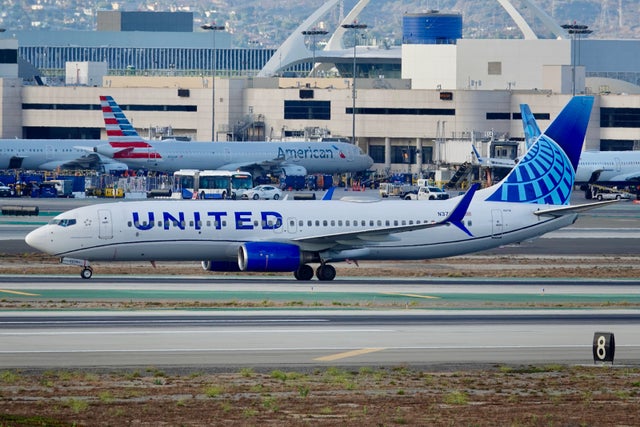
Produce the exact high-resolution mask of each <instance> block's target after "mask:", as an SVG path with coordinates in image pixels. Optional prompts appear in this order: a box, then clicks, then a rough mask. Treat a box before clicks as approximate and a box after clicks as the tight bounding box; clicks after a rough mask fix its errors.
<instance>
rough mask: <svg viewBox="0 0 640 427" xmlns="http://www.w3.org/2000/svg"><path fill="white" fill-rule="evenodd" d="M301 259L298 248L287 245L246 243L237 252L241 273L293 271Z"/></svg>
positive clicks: (298, 265)
mask: <svg viewBox="0 0 640 427" xmlns="http://www.w3.org/2000/svg"><path fill="white" fill-rule="evenodd" d="M301 258H302V257H301V254H300V248H299V247H298V246H296V245H291V244H289V243H278V242H248V243H245V244H243V245H242V246H240V249H239V250H238V266H239V267H240V270H241V271H295V270H297V269H298V267H300V264H301V262H300V261H301Z"/></svg>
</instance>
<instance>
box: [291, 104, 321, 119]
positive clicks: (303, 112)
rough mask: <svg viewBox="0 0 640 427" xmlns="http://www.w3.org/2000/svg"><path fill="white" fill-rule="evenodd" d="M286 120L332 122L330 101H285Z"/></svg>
mask: <svg viewBox="0 0 640 427" xmlns="http://www.w3.org/2000/svg"><path fill="white" fill-rule="evenodd" d="M284 118H285V120H287V119H288V120H331V102H330V101H284Z"/></svg>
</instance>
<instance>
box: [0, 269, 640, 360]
mask: <svg viewBox="0 0 640 427" xmlns="http://www.w3.org/2000/svg"><path fill="white" fill-rule="evenodd" d="M517 282H518V281H516V280H512V281H499V282H495V281H487V280H485V281H482V280H469V281H465V280H453V279H444V280H442V279H441V280H436V281H425V280H410V281H407V280H400V281H396V280H376V281H372V282H371V283H369V282H368V281H353V280H344V281H340V282H336V283H331V284H329V285H321V286H319V285H315V286H313V289H311V287H310V286H300V285H297V284H295V283H291V282H290V281H288V283H287V282H285V281H283V280H282V279H279V278H271V279H269V280H261V279H255V280H249V281H246V280H240V279H228V280H225V281H222V282H217V281H216V282H212V281H210V280H204V279H203V280H200V279H179V278H172V279H165V280H160V279H153V278H135V279H131V278H126V279H125V278H122V279H118V280H111V281H106V280H105V281H92V282H91V283H90V284H89V283H88V282H87V281H83V280H81V279H79V278H78V279H76V278H56V279H46V278H32V279H31V280H29V279H26V278H20V277H18V278H13V279H12V278H7V281H6V283H4V284H3V289H2V290H0V293H1V294H2V295H3V298H11V299H14V300H16V301H21V300H23V301H31V304H34V302H35V301H37V300H38V299H42V300H45V301H50V300H55V301H61V300H66V301H68V300H75V301H112V302H113V301H122V300H124V301H129V302H135V301H156V302H157V301H166V300H176V301H182V302H185V301H199V303H206V302H207V301H216V300H217V299H218V298H220V299H221V300H226V301H250V300H257V301H260V300H263V301H281V302H282V301H284V302H286V301H312V302H313V301H316V303H318V306H319V307H322V308H318V309H314V308H307V309H304V310H303V309H298V310H294V309H291V308H282V307H283V306H286V304H282V305H280V306H279V307H280V308H270V309H243V308H235V309H233V308H232V309H210V310H187V309H174V310H157V309H156V310H154V309H147V310H137V311H136V310H132V311H131V310H130V311H127V310H116V311H114V310H105V309H101V310H92V311H86V310H79V311H74V310H69V309H67V310H62V311H55V310H44V311H43V310H29V309H25V310H11V311H9V310H4V311H2V312H1V313H0V342H2V347H1V349H0V369H5V368H12V367H23V368H24V367H31V368H72V367H111V368H113V367H131V366H170V367H192V368H203V369H205V368H206V369H214V370H215V369H221V370H227V369H228V370H232V369H235V368H237V367H243V366H251V367H254V368H274V367H290V368H293V367H311V366H327V365H328V366H334V365H338V366H359V365H375V366H380V365H383V366H393V365H415V366H423V365H429V366H435V365H439V366H454V365H455V366H457V365H460V366H463V365H464V366H470V365H474V364H552V363H570V364H582V363H592V360H593V356H592V342H593V336H594V333H595V332H611V333H614V334H615V340H616V346H617V347H616V364H628V365H637V364H638V363H639V361H640V334H638V333H637V331H638V330H639V328H640V311H638V310H635V309H603V308H597V309H596V308H592V309H571V308H569V309H567V308H564V309H553V308H551V309H549V308H548V307H556V306H558V307H571V306H579V305H580V304H596V305H598V304H602V306H603V307H607V306H610V305H616V304H621V305H624V303H625V302H627V303H632V304H638V303H640V293H639V292H638V289H639V288H638V282H637V281H618V282H610V281H591V282H588V283H581V282H578V283H576V282H572V281H553V280H547V281H540V280H532V281H528V282H525V283H519V284H518V283H517ZM332 301H341V304H344V306H348V309H345V308H343V307H341V305H335V306H334V305H332ZM368 301H369V302H371V301H375V302H376V304H385V305H386V306H387V308H385V309H376V308H368V307H370V306H371V305H370V304H368V303H367V302H368ZM414 301H418V302H420V303H422V302H424V301H427V302H430V301H435V302H436V304H437V306H436V308H435V309H429V308H420V306H418V308H416V306H415V305H414V304H413V302H414ZM321 302H322V304H321ZM572 304H573V305H572ZM292 306H293V307H295V305H292ZM310 306H311V307H313V303H312V304H310ZM469 306H471V307H473V309H468V308H466V309H465V308H464V307H469ZM513 306H519V307H522V308H518V309H513V308H508V307H513ZM536 306H537V307H542V306H546V307H547V308H545V309H542V308H535V307H536ZM150 307H153V305H150ZM333 307H336V308H333ZM393 307H396V308H393ZM397 307H402V308H397ZM478 307H480V308H478ZM482 307H488V308H482ZM492 307H493V308H492Z"/></svg>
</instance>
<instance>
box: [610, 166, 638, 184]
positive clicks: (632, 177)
mask: <svg viewBox="0 0 640 427" xmlns="http://www.w3.org/2000/svg"><path fill="white" fill-rule="evenodd" d="M609 181H611V182H625V181H640V169H639V170H637V171H634V172H629V173H625V174H620V175H616V176H613V177H611V178H609Z"/></svg>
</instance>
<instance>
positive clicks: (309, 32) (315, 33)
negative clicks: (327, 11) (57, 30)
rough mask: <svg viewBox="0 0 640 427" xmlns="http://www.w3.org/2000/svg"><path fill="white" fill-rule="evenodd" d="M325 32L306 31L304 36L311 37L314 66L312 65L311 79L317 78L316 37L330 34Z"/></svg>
mask: <svg viewBox="0 0 640 427" xmlns="http://www.w3.org/2000/svg"><path fill="white" fill-rule="evenodd" d="M328 33H329V32H328V31H325V30H306V31H303V32H302V34H303V35H305V36H311V51H312V52H313V64H312V65H311V77H315V76H316V36H324V35H325V34H328Z"/></svg>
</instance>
